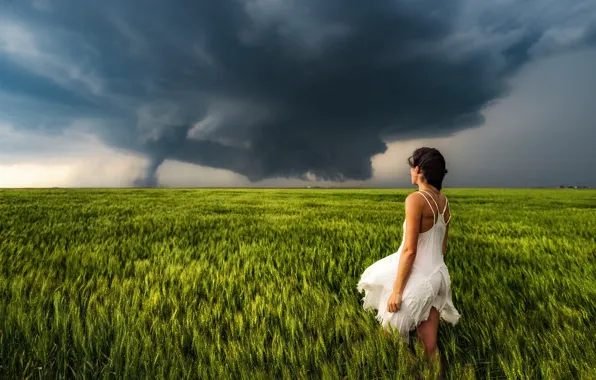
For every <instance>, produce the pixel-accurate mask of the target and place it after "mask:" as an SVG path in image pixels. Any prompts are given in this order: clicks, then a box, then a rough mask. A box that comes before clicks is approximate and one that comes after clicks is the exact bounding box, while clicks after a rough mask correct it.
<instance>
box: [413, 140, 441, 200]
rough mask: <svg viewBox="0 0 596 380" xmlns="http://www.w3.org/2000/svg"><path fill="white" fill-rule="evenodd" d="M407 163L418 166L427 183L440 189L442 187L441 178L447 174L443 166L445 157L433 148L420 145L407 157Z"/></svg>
mask: <svg viewBox="0 0 596 380" xmlns="http://www.w3.org/2000/svg"><path fill="white" fill-rule="evenodd" d="M408 164H410V166H411V167H413V168H415V167H416V166H419V167H420V169H421V170H422V172H423V173H424V178H426V182H428V184H429V185H432V186H434V187H436V188H437V190H441V188H442V187H443V178H445V174H447V169H446V168H445V158H444V157H443V155H442V154H441V152H439V151H438V150H436V149H435V148H428V147H422V148H418V149H416V150H415V151H414V154H412V155H411V156H410V157H409V158H408Z"/></svg>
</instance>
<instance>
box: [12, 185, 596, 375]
mask: <svg viewBox="0 0 596 380" xmlns="http://www.w3.org/2000/svg"><path fill="white" fill-rule="evenodd" d="M411 191H413V190H412V189H408V190H393V189H382V190H368V189H367V190H339V189H335V190H331V189H311V190H306V189H304V190H302V189H300V190H298V189H292V190H272V189H271V190H268V189H262V190H261V189H260V190H254V189H252V190H248V189H247V190H242V189H233V190H231V189H227V190H216V189H197V190H194V189H193V190H168V189H148V190H145V189H130V190H125V189H114V190H100V189H97V190H89V189H86V190H83V189H48V190H0V365H1V367H0V378H3V379H4V378H7V379H12V378H30V379H39V378H43V379H46V378H47V379H59V378H77V379H83V378H85V379H90V378H102V379H103V378H106V379H108V378H127V379H140V378H146V377H148V378H172V379H185V378H200V379H207V378H213V379H227V378H231V379H241V378H246V379H273V378H275V379H277V378H298V379H317V378H329V379H341V378H344V377H345V376H347V378H348V379H372V378H388V379H389V378H409V374H411V373H413V372H415V371H419V370H420V369H421V368H422V365H423V361H422V359H421V355H422V354H421V352H419V360H418V361H417V362H409V361H407V360H406V357H407V355H406V352H405V347H404V346H403V345H402V344H400V342H399V338H398V337H397V336H385V335H384V334H383V330H382V329H381V327H380V325H379V324H378V322H377V321H376V320H375V318H374V313H373V312H371V311H369V312H366V311H364V310H363V309H362V306H361V297H362V296H363V294H359V293H358V292H357V290H356V284H357V282H358V280H359V278H360V274H361V273H362V272H363V271H364V269H365V268H366V267H367V266H369V265H370V264H372V263H373V262H374V261H376V260H378V259H380V258H382V257H384V256H387V255H389V254H391V253H393V252H395V251H396V250H397V248H398V247H399V244H400V241H401V235H402V223H403V220H404V203H403V202H404V199H405V197H406V195H407V194H408V193H410V192H411ZM445 194H446V195H447V196H448V197H449V201H450V205H451V210H452V219H451V228H450V232H449V235H450V240H449V245H448V248H447V254H446V258H445V261H446V264H447V266H448V268H449V271H450V274H451V280H452V288H453V302H454V304H455V306H456V308H457V309H458V310H459V312H460V313H461V314H462V318H461V319H460V323H459V324H458V325H456V326H451V325H446V324H441V327H440V329H439V350H440V352H441V356H442V361H443V365H444V367H445V371H446V378H449V379H468V378H470V379H474V378H475V379H487V378H495V379H497V378H502V379H505V378H507V379H521V378H528V379H596V191H594V190H571V189H569V190H568V189H563V190H558V189H552V190H550V189H548V190H547V189H544V190H496V189H495V190H492V189H491V190H489V189H446V190H445Z"/></svg>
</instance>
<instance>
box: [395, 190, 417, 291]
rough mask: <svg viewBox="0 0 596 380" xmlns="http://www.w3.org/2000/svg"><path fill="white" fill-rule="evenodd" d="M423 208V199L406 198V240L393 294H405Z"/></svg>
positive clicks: (409, 196)
mask: <svg viewBox="0 0 596 380" xmlns="http://www.w3.org/2000/svg"><path fill="white" fill-rule="evenodd" d="M422 206H423V203H422V202H421V197H419V196H417V195H415V193H412V194H410V195H408V197H407V198H406V238H405V242H404V246H403V248H402V251H401V255H400V258H399V266H398V270H397V280H396V281H395V284H394V286H393V292H394V293H397V294H402V293H403V291H404V288H405V287H406V283H407V281H408V278H409V277H410V272H411V271H412V265H413V264H414V259H415V258H416V249H417V248H418V234H419V233H420V219H421V218H422Z"/></svg>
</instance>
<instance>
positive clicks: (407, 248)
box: [358, 147, 460, 365]
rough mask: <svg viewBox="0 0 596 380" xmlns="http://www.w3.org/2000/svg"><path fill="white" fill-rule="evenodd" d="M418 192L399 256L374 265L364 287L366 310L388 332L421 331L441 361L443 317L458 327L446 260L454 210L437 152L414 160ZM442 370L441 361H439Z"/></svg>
mask: <svg viewBox="0 0 596 380" xmlns="http://www.w3.org/2000/svg"><path fill="white" fill-rule="evenodd" d="M408 162H409V164H410V174H411V177H412V184H414V185H418V190H419V191H417V192H414V193H412V194H410V195H408V197H407V198H406V202H405V203H406V207H405V208H406V220H404V225H403V230H404V233H403V237H402V242H401V245H400V247H399V249H398V250H397V252H395V253H393V254H391V255H389V256H387V257H385V258H383V259H381V260H379V261H377V262H375V263H374V264H372V265H371V266H369V267H368V268H367V269H366V270H365V271H364V273H363V274H362V277H361V279H360V282H359V283H358V291H359V292H362V291H364V292H365V296H364V298H363V299H362V301H364V305H363V307H364V309H365V310H367V309H377V310H378V313H377V316H376V318H377V320H378V321H379V322H381V324H382V326H383V329H384V330H385V332H388V328H391V329H396V330H398V331H399V333H400V334H401V335H402V336H403V337H404V338H405V339H406V340H408V338H409V332H410V331H411V330H414V329H415V330H417V333H418V338H419V340H420V341H421V342H422V344H423V346H424V349H425V353H426V355H427V356H428V358H429V359H433V360H437V361H439V355H438V353H439V352H438V349H437V330H438V327H439V318H440V319H443V320H444V321H446V322H449V323H452V324H456V323H457V322H458V320H459V318H460V314H459V313H458V311H457V310H456V309H455V306H454V305H453V303H452V300H451V279H450V277H449V272H448V270H447V267H446V266H445V262H444V261H443V257H444V255H445V251H446V247H447V234H448V231H449V221H450V219H451V211H450V208H449V205H448V201H447V198H446V197H445V196H444V195H442V194H441V188H442V183H443V178H444V177H445V174H447V170H446V168H445V159H444V158H443V155H441V153H440V152H439V151H438V150H436V149H433V148H426V147H423V148H419V149H416V150H415V151H414V154H413V155H412V156H411V157H410V158H409V159H408ZM439 365H440V362H439Z"/></svg>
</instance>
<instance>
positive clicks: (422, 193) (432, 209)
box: [418, 190, 439, 225]
mask: <svg viewBox="0 0 596 380" xmlns="http://www.w3.org/2000/svg"><path fill="white" fill-rule="evenodd" d="M418 193H420V195H422V196H423V197H424V199H426V203H428V206H429V207H430V209H431V211H432V212H433V225H435V224H436V223H437V222H436V220H435V209H434V208H433V206H432V205H431V204H430V201H429V200H428V198H427V197H426V195H425V194H424V191H420V190H419V191H418ZM429 197H430V195H429ZM430 199H432V200H433V202H435V204H437V202H436V201H435V200H434V199H433V197H430ZM437 212H439V206H438V205H437Z"/></svg>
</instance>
